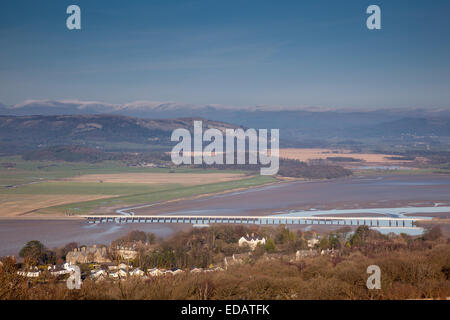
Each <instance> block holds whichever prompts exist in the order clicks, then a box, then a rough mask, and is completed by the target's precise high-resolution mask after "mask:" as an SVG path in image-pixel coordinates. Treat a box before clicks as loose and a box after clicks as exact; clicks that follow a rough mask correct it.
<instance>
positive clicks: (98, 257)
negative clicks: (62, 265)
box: [66, 245, 111, 265]
mask: <svg viewBox="0 0 450 320" xmlns="http://www.w3.org/2000/svg"><path fill="white" fill-rule="evenodd" d="M66 261H67V262H68V263H69V264H72V265H74V264H77V263H92V262H94V263H109V262H111V260H110V259H109V258H108V254H107V250H106V247H97V246H96V245H93V246H88V247H81V248H75V249H73V250H72V251H70V252H69V253H67V255H66Z"/></svg>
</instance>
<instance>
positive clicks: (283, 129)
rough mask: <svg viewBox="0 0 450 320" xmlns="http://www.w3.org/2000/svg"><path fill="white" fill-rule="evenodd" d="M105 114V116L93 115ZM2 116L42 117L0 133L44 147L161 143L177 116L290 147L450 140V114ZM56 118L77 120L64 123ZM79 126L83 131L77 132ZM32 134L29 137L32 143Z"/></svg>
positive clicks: (47, 104) (56, 109)
mask: <svg viewBox="0 0 450 320" xmlns="http://www.w3.org/2000/svg"><path fill="white" fill-rule="evenodd" d="M99 114H103V115H102V116H97V117H93V116H94V115H99ZM105 114H108V115H105ZM0 115H4V116H30V115H36V117H31V118H27V117H24V118H14V117H1V120H0V122H1V123H0V126H1V127H0V134H1V135H2V136H1V140H2V141H3V142H4V141H5V135H6V136H8V137H11V139H13V135H14V134H17V135H19V136H21V137H23V138H24V139H25V140H27V141H30V139H31V140H32V141H35V142H36V141H37V140H36V139H37V138H38V137H39V139H40V140H39V139H38V140H39V141H44V142H45V141H47V140H48V141H50V140H51V141H54V140H64V139H66V138H65V137H70V139H73V140H77V141H81V140H83V141H84V140H86V139H91V140H92V139H94V140H96V141H97V140H99V139H100V140H102V141H110V142H112V141H114V142H117V141H122V140H123V139H124V137H126V141H128V142H133V143H144V142H145V141H146V139H148V138H149V137H153V136H157V137H160V138H161V137H162V136H164V135H166V138H167V132H168V131H170V130H171V129H172V128H174V126H173V124H174V121H179V120H164V121H166V122H161V121H160V122H158V120H162V119H178V118H203V119H208V120H212V121H219V122H220V123H221V125H225V123H229V124H233V125H237V126H243V127H247V128H279V129H280V136H281V139H282V141H284V145H285V146H303V147H322V146H326V145H327V144H329V142H330V141H332V142H333V143H341V142H342V143H344V144H347V145H348V144H350V145H351V144H352V143H359V142H364V141H368V140H371V139H394V140H395V139H402V141H403V140H404V138H405V137H408V139H409V138H411V137H412V139H416V138H423V137H426V138H430V139H436V138H437V139H439V138H440V137H450V109H392V110H388V109H383V110H350V109H348V110H334V109H330V108H328V109H324V108H307V107H302V108H285V107H277V106H255V107H233V106H222V105H194V104H183V103H177V102H155V101H138V102H132V103H127V104H111V103H103V102H97V101H78V100H28V101H25V102H23V103H20V104H16V105H12V106H6V105H1V104H0ZM38 115H39V116H40V117H39V116H38ZM56 115H71V116H72V117H65V118H64V117H59V118H58V117H55V116H56ZM82 115H83V116H82ZM119 115H120V116H127V117H132V118H126V117H120V116H119ZM44 116H48V117H44ZM77 116H79V117H77ZM88 116H91V118H90V117H88ZM92 117H93V118H92ZM27 119H28V120H27ZM38 119H39V120H38ZM94 119H95V121H94ZM148 119H153V120H148ZM61 121H62V122H61ZM191 122H192V121H191ZM6 123H9V124H8V125H6ZM58 123H61V124H60V126H61V128H58ZM91 123H97V124H99V125H101V126H102V128H103V129H101V130H99V129H95V127H93V125H92V124H91ZM163 123H164V124H163ZM32 124H34V125H32ZM5 125H6V126H5ZM177 125H178V124H177ZM183 125H186V126H187V125H188V124H187V123H184V124H183ZM33 126H34V127H33ZM77 126H84V128H83V129H77V128H78V127H77ZM2 128H3V129H2ZM118 128H121V129H118ZM161 130H162V131H161ZM162 132H164V134H163V133H162ZM12 133H14V134H12ZM28 134H30V135H31V136H28V137H27V135H28ZM55 135H58V136H55ZM46 139H47V140H46ZM121 139H122V140H121ZM85 142H86V141H85ZM39 143H42V142H39Z"/></svg>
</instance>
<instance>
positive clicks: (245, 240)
mask: <svg viewBox="0 0 450 320" xmlns="http://www.w3.org/2000/svg"><path fill="white" fill-rule="evenodd" d="M258 244H262V245H265V244H266V239H265V238H263V237H261V236H255V234H254V233H252V235H251V236H249V235H248V234H247V235H246V236H245V237H241V238H240V239H239V247H242V246H245V245H247V246H249V247H250V248H251V249H252V250H255V249H256V246H257V245H258Z"/></svg>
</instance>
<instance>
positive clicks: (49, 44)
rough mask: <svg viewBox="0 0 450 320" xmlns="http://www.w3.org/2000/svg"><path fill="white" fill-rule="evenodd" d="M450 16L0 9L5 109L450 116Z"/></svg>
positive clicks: (244, 4) (444, 4)
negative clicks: (125, 107) (70, 22)
mask: <svg viewBox="0 0 450 320" xmlns="http://www.w3.org/2000/svg"><path fill="white" fill-rule="evenodd" d="M70 4H77V5H79V6H80V7H81V17H82V30H80V31H69V30H68V29H67V28H66V18H67V17H68V15H67V14H66V8H67V6H68V5H70ZM371 4H378V5H379V6H380V7H381V10H382V30H376V31H371V30H368V29H367V28H366V18H367V17H368V15H367V14H366V13H365V11H366V8H367V7H368V6H369V5H371ZM449 16H450V1H447V0H442V1H441V0H433V1H429V0H390V1H376V0H371V1H365V0H341V1H338V0H329V1H324V0H314V1H313V0H308V1H301V0H296V1H285V0H284V1H283V0H278V1H265V0H255V1H253V0H239V1H232V0H226V1H225V0H221V1H215V0H198V1H173V0H158V1H151V0H145V1H137V0H135V1H133V0H130V1H123V0H108V1H103V0H88V1H76V0H72V1H65V0H46V1H35V0H30V1H23V0H2V1H1V2H0V102H2V103H5V104H15V103H19V102H21V101H23V100H26V99H81V100H100V101H105V102H111V103H125V102H130V101H135V100H159V101H179V102H186V103H195V104H210V103H211V104H224V105H235V106H245V105H285V106H296V105H298V106H325V107H383V108H386V107H388V108H389V107H449V106H450V18H449Z"/></svg>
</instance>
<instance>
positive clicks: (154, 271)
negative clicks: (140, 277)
mask: <svg viewBox="0 0 450 320" xmlns="http://www.w3.org/2000/svg"><path fill="white" fill-rule="evenodd" d="M148 274H149V275H150V276H152V277H159V276H162V275H163V274H164V271H162V270H159V269H158V268H153V269H150V270H148Z"/></svg>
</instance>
